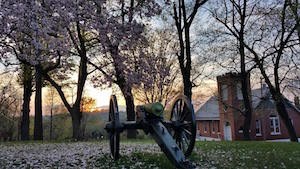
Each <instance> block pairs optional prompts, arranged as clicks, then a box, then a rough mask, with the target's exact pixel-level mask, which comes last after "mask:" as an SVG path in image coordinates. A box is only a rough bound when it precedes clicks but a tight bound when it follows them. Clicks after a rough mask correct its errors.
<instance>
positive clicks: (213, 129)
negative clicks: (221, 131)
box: [211, 121, 216, 133]
mask: <svg viewBox="0 0 300 169" xmlns="http://www.w3.org/2000/svg"><path fill="white" fill-rule="evenodd" d="M211 125H212V133H215V132H216V129H215V124H214V121H211Z"/></svg>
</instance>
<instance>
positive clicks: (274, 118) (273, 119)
mask: <svg viewBox="0 0 300 169" xmlns="http://www.w3.org/2000/svg"><path fill="white" fill-rule="evenodd" d="M276 119H277V120H278V130H279V131H278V132H276V123H275V121H276ZM270 120H272V121H273V125H274V126H273V131H272V130H271V135H280V134H281V130H280V120H279V117H278V116H275V117H270ZM270 129H271V124H270Z"/></svg>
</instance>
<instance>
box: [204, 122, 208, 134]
mask: <svg viewBox="0 0 300 169" xmlns="http://www.w3.org/2000/svg"><path fill="white" fill-rule="evenodd" d="M204 133H207V122H204Z"/></svg>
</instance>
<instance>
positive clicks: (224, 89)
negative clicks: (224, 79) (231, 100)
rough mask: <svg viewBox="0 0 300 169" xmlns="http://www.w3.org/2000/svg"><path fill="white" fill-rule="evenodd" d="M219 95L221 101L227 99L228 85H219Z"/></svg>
mask: <svg viewBox="0 0 300 169" xmlns="http://www.w3.org/2000/svg"><path fill="white" fill-rule="evenodd" d="M221 97H222V100H223V101H225V100H227V99H228V87H227V85H222V86H221Z"/></svg>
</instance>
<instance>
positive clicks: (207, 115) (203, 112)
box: [196, 96, 220, 120]
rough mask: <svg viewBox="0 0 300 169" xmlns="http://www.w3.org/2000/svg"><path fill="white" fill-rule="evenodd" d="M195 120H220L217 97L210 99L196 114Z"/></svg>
mask: <svg viewBox="0 0 300 169" xmlns="http://www.w3.org/2000/svg"><path fill="white" fill-rule="evenodd" d="M196 120H220V112H219V104H218V98H217V96H212V97H210V98H209V99H208V100H207V101H206V102H205V103H204V104H203V105H202V106H201V107H200V109H199V110H198V111H197V112H196Z"/></svg>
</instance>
